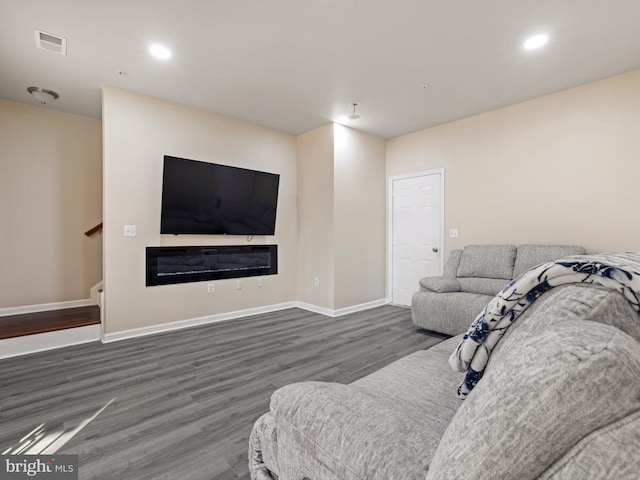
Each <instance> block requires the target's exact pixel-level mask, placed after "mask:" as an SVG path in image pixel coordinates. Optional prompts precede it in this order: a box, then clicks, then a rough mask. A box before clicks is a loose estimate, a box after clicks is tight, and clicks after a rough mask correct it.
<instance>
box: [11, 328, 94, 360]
mask: <svg viewBox="0 0 640 480" xmlns="http://www.w3.org/2000/svg"><path fill="white" fill-rule="evenodd" d="M100 334H101V326H100V325H88V326H86V327H76V328H67V329H65V330H57V331H55V332H46V333H37V334H35V335H25V336H24V337H15V338H6V339H3V340H0V358H9V357H17V356H20V355H27V354H30V353H37V352H43V351H45V350H53V349H56V348H62V347H69V346H71V345H80V344H82V343H89V342H98V341H100Z"/></svg>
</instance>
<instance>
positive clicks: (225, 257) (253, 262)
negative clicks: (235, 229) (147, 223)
mask: <svg viewBox="0 0 640 480" xmlns="http://www.w3.org/2000/svg"><path fill="white" fill-rule="evenodd" d="M277 273H278V246H277V245H234V246H230V245H224V246H219V247H210V246H206V247H190V246H189V247H147V287H152V286H155V285H170V284H172V283H187V282H202V281H206V280H220V279H225V278H241V277H254V276H259V275H275V274H277Z"/></svg>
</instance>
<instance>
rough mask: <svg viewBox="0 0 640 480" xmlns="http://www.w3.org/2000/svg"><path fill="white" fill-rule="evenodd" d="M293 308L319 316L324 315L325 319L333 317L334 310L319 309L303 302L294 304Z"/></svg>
mask: <svg viewBox="0 0 640 480" xmlns="http://www.w3.org/2000/svg"><path fill="white" fill-rule="evenodd" d="M295 306H296V307H298V308H301V309H302V310H307V311H309V312H313V313H319V314H320V315H326V316H327V317H333V312H334V310H331V309H330V308H325V307H319V306H317V305H312V304H311V303H304V302H295Z"/></svg>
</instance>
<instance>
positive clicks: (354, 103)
mask: <svg viewBox="0 0 640 480" xmlns="http://www.w3.org/2000/svg"><path fill="white" fill-rule="evenodd" d="M359 105H360V102H352V103H351V106H352V107H353V113H352V114H351V115H349V120H358V119H359V118H360V115H358V114H357V113H356V107H357V106H359Z"/></svg>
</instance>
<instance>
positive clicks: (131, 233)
mask: <svg viewBox="0 0 640 480" xmlns="http://www.w3.org/2000/svg"><path fill="white" fill-rule="evenodd" d="M124 236H125V237H135V236H136V226H135V225H125V226H124Z"/></svg>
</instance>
